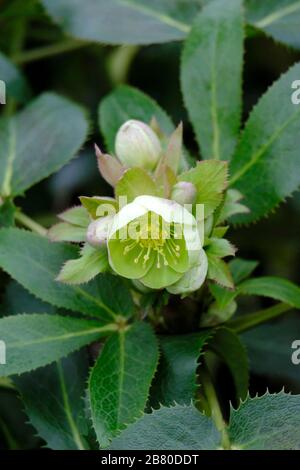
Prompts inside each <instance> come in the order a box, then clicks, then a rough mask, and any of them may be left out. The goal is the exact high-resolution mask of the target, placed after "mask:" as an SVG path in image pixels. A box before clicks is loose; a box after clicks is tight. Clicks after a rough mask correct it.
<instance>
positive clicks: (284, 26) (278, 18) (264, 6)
mask: <svg viewBox="0 0 300 470" xmlns="http://www.w3.org/2000/svg"><path fill="white" fill-rule="evenodd" d="M246 12H247V20H248V21H249V23H250V24H251V25H253V26H255V27H256V28H259V29H262V30H263V31H265V33H266V34H268V35H270V36H272V37H273V38H274V39H276V41H281V42H283V43H285V44H287V45H289V46H292V47H296V48H300V38H299V30H300V3H299V1H298V0H264V1H263V2H262V1H261V0H246Z"/></svg>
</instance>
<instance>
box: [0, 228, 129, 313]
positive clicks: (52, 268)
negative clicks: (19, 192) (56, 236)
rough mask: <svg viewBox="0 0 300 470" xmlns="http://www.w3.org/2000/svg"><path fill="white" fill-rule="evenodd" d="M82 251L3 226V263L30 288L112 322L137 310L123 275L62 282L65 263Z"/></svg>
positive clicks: (0, 253) (58, 304) (0, 236)
mask: <svg viewBox="0 0 300 470" xmlns="http://www.w3.org/2000/svg"><path fill="white" fill-rule="evenodd" d="M77 254H78V249H77V248H76V247H74V246H71V245H66V244H62V243H59V244H55V243H51V242H50V241H49V240H47V239H46V238H45V237H40V236H39V235H36V234H33V233H31V232H27V231H24V230H18V229H12V228H11V229H1V230H0V266H1V267H2V268H3V269H4V270H5V271H6V272H8V273H9V274H10V275H11V276H12V277H13V278H14V279H16V280H17V281H18V282H19V283H20V284H22V286H24V287H25V288H26V289H27V290H28V291H29V292H31V293H32V294H34V295H35V296H37V297H39V298H40V299H42V300H44V301H45V302H49V303H50V304H52V305H55V306H56V307H62V308H66V309H69V310H73V311H75V312H81V313H85V314H87V315H91V316H94V317H99V318H101V319H102V320H103V321H104V322H110V321H111V320H112V319H114V318H115V316H116V315H124V316H130V315H132V313H133V312H134V305H133V302H132V298H131V295H130V293H129V291H128V290H127V288H126V287H125V284H124V283H123V282H122V280H121V279H119V278H117V277H116V276H112V275H108V274H105V275H100V276H98V278H97V279H96V280H95V281H92V282H90V283H89V284H87V285H85V286H72V285H65V284H62V283H58V282H57V281H56V280H55V279H56V277H57V275H58V273H59V271H60V269H61V267H62V266H63V264H64V263H65V262H66V261H67V260H69V259H72V258H75V257H76V256H77Z"/></svg>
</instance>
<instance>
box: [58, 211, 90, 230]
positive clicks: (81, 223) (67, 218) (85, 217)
mask: <svg viewBox="0 0 300 470" xmlns="http://www.w3.org/2000/svg"><path fill="white" fill-rule="evenodd" d="M58 217H59V218H60V219H61V220H62V221H63V222H67V223H69V224H72V225H77V226H78V227H85V228H86V227H87V226H88V225H89V223H90V221H91V219H90V216H89V214H88V212H87V210H86V209H85V207H82V206H75V207H71V209H67V210H66V211H64V212H62V213H61V214H59V216H58Z"/></svg>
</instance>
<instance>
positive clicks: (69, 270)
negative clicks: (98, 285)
mask: <svg viewBox="0 0 300 470" xmlns="http://www.w3.org/2000/svg"><path fill="white" fill-rule="evenodd" d="M108 267H109V263H108V258H107V248H106V247H99V248H97V249H95V248H93V247H92V246H89V245H86V246H85V247H84V249H83V250H82V252H81V256H80V258H78V259H72V260H69V261H67V262H66V263H65V264H64V265H63V267H62V270H61V271H60V273H59V275H58V277H57V280H58V281H60V282H64V283H66V284H83V283H85V282H89V281H90V280H91V279H93V278H94V277H95V276H97V274H100V273H102V272H105V271H107V269H108Z"/></svg>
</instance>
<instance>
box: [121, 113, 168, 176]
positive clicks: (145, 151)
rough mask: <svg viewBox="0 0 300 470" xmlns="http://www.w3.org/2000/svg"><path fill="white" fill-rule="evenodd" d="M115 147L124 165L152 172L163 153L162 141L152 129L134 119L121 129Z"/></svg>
mask: <svg viewBox="0 0 300 470" xmlns="http://www.w3.org/2000/svg"><path fill="white" fill-rule="evenodd" d="M115 147H116V154H117V157H118V159H119V160H120V162H121V163H122V164H123V165H125V166H126V167H128V168H131V167H135V166H138V167H141V168H144V169H145V170H150V171H152V170H154V168H155V167H156V165H157V163H158V160H159V158H160V157H161V153H162V148H161V144H160V141H159V139H158V137H157V135H156V134H155V132H154V131H153V130H152V129H151V127H149V126H148V125H147V124H145V123H144V122H142V121H137V120H134V119H131V120H129V121H127V122H125V124H123V125H122V126H121V127H120V129H119V131H118V133H117V136H116V143H115Z"/></svg>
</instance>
